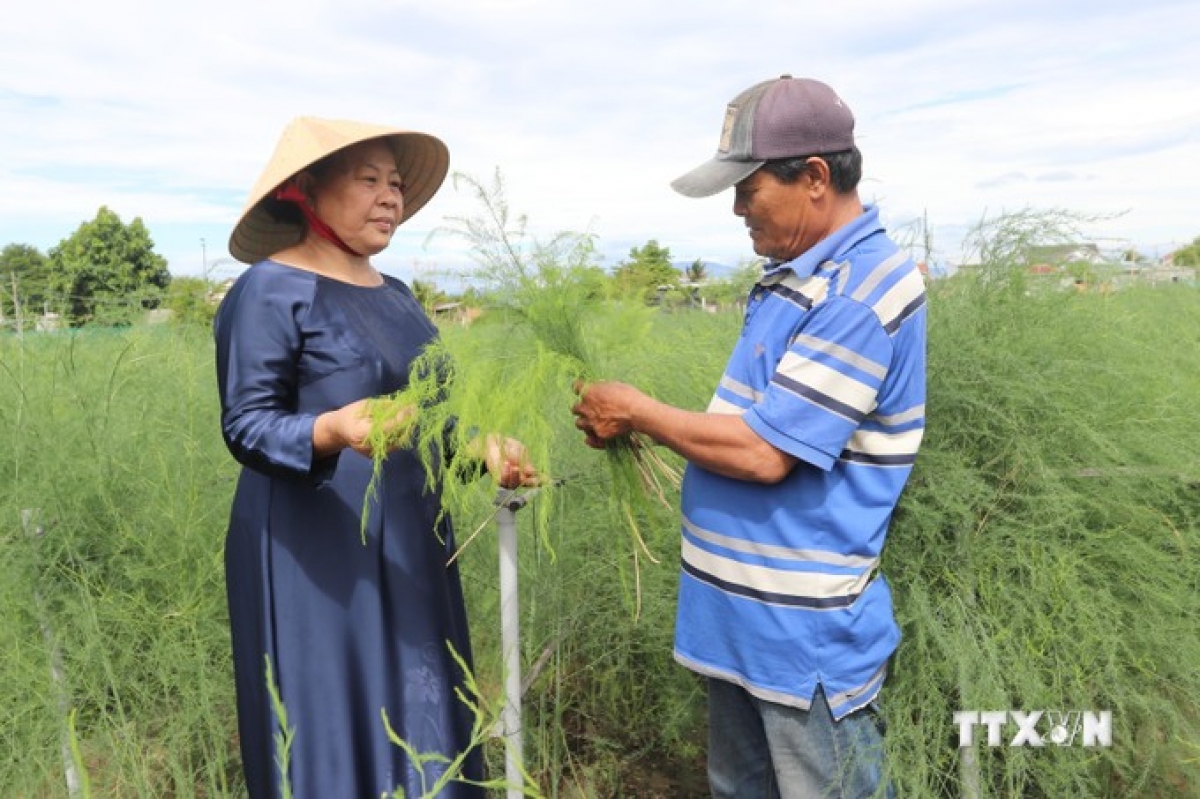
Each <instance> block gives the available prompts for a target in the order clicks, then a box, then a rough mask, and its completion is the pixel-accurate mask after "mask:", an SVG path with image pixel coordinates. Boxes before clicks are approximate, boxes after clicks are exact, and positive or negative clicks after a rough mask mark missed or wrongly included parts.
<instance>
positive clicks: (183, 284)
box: [166, 277, 217, 325]
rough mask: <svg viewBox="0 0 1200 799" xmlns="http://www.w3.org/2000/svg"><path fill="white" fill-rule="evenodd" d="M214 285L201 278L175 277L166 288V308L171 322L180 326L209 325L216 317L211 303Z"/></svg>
mask: <svg viewBox="0 0 1200 799" xmlns="http://www.w3.org/2000/svg"><path fill="white" fill-rule="evenodd" d="M214 288H215V287H214V285H213V282H212V281H211V280H205V279H204V278H202V277H177V278H174V279H173V280H172V281H171V285H170V287H168V288H167V299H166V305H167V308H169V309H170V310H171V321H172V322H173V323H176V324H182V325H211V324H212V321H213V317H215V316H216V315H217V304H216V303H215V302H213V300H212V296H213V290H214Z"/></svg>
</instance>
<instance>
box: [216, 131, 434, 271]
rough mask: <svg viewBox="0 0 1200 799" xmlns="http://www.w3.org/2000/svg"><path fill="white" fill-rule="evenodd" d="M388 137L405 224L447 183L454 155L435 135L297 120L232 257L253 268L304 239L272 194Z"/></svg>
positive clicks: (232, 240)
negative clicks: (320, 165)
mask: <svg viewBox="0 0 1200 799" xmlns="http://www.w3.org/2000/svg"><path fill="white" fill-rule="evenodd" d="M380 138H386V139H388V140H389V141H390V142H391V143H392V147H393V149H394V150H395V151H396V166H397V168H398V169H399V170H400V176H401V177H402V178H403V180H404V215H403V216H402V217H401V219H400V222H401V223H403V222H404V221H405V220H407V219H408V218H409V217H411V216H412V215H413V214H415V213H416V212H417V211H419V210H421V208H422V206H424V205H425V203H427V202H429V199H430V198H431V197H433V195H434V194H435V193H436V192H437V190H438V188H439V187H440V186H441V185H442V181H443V180H445V179H446V171H447V170H448V169H449V167H450V154H449V151H448V150H447V149H446V145H445V144H443V143H442V141H441V140H440V139H438V138H436V137H434V136H430V135H429V134H427V133H417V132H416V131H409V130H400V129H398V128H389V127H382V126H379V125H368V124H364V123H361V122H349V121H346V120H337V119H319V118H317V117H298V118H297V119H294V120H292V121H291V122H290V123H289V124H288V126H287V127H286V128H285V129H284V131H283V135H282V136H281V137H280V138H279V143H278V144H276V145H275V152H274V154H272V156H271V160H270V161H269V162H268V163H267V166H266V169H264V170H263V173H262V175H260V176H259V178H258V181H257V182H256V183H255V184H254V188H253V189H252V190H251V191H250V198H249V199H248V200H247V201H246V205H245V207H244V208H243V209H242V214H241V216H240V217H239V218H238V221H237V224H236V225H234V228H233V233H232V234H231V235H230V236H229V252H230V254H231V255H233V257H234V258H237V259H238V260H239V261H242V262H243V263H248V264H253V263H256V262H258V261H261V260H262V259H264V258H266V257H268V256H270V255H271V254H273V253H276V252H279V251H280V250H282V249H284V248H286V247H290V246H291V245H293V244H296V243H297V242H299V241H300V240H301V239H303V238H304V231H305V227H304V222H303V221H301V220H300V219H299V218H298V217H296V216H295V215H293V214H290V213H280V212H279V211H280V209H279V208H278V207H277V206H276V205H275V201H273V200H272V199H270V195H271V194H272V192H274V191H275V189H276V188H277V187H279V186H280V185H281V184H282V183H284V182H285V181H286V180H287V179H288V178H290V177H292V176H293V175H295V174H296V173H298V172H301V171H303V170H304V169H306V168H307V167H309V166H312V165H313V164H314V163H316V162H317V161H320V160H321V159H322V158H324V157H325V156H327V155H330V154H331V153H335V152H337V151H338V150H342V149H344V148H346V147H349V146H351V145H353V144H358V143H359V142H364V141H367V140H369V139H380Z"/></svg>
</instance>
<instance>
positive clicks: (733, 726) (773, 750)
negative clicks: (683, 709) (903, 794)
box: [708, 679, 895, 799]
mask: <svg viewBox="0 0 1200 799" xmlns="http://www.w3.org/2000/svg"><path fill="white" fill-rule="evenodd" d="M708 727H709V730H708V782H709V786H710V787H711V788H712V795H713V796H714V797H715V798H716V799H760V797H761V799H824V798H825V797H830V799H867V797H887V799H891V798H892V797H894V796H895V793H894V792H893V790H892V786H891V785H889V784H885V782H884V777H883V721H882V719H881V718H880V717H879V715H878V713H877V712H876V711H875V710H874V709H873V708H871V707H867V708H863V709H862V710H858V711H855V712H854V713H851V714H850V715H849V716H846V717H845V718H843V719H842V720H841V721H834V719H833V716H832V715H831V714H830V712H829V705H828V704H827V703H826V701H825V694H824V693H823V692H822V690H821V689H820V687H818V688H817V691H816V693H815V694H814V695H813V701H812V707H810V708H809V709H808V710H800V709H799V708H794V707H788V706H787V705H780V704H777V703H775V702H768V701H766V700H763V699H759V698H757V697H755V696H752V695H751V694H749V693H748V692H747V691H746V690H745V689H744V688H742V687H741V686H738V685H735V684H733V683H731V682H727V681H725V680H718V679H709V680H708Z"/></svg>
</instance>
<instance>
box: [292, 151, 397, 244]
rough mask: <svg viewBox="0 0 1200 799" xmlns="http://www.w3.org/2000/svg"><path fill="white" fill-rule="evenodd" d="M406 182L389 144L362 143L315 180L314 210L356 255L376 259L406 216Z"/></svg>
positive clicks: (342, 155)
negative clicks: (404, 186)
mask: <svg viewBox="0 0 1200 799" xmlns="http://www.w3.org/2000/svg"><path fill="white" fill-rule="evenodd" d="M402 179H403V176H402V175H401V174H400V172H399V170H397V169H396V156H395V154H394V153H393V152H392V148H391V147H389V146H388V145H387V144H386V143H384V142H382V141H378V140H376V141H368V142H363V143H362V144H357V145H355V146H353V147H350V148H348V149H347V150H345V151H344V152H342V153H341V154H340V155H339V157H338V159H337V162H336V163H335V164H334V165H333V168H332V169H330V170H329V173H328V175H325V176H322V178H321V179H320V180H318V181H316V183H315V185H314V186H313V190H312V197H313V210H314V211H315V212H316V214H317V216H318V217H320V219H321V220H322V221H323V222H325V224H327V225H329V227H331V228H333V231H334V232H335V233H337V234H338V236H339V237H340V238H341V239H342V241H344V242H346V244H347V245H349V246H350V248H351V249H353V250H354V251H355V252H359V253H362V254H363V255H375V254H376V253H379V252H382V251H383V250H384V249H385V248H386V247H387V246H388V244H390V243H391V241H392V234H394V233H395V232H396V228H397V226H399V224H400V217H401V215H402V214H403V213H404V197H403V195H402V194H401V184H402Z"/></svg>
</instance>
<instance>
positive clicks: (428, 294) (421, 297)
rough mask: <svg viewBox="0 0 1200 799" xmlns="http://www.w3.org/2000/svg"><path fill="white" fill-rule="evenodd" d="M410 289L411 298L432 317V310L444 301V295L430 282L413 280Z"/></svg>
mask: <svg viewBox="0 0 1200 799" xmlns="http://www.w3.org/2000/svg"><path fill="white" fill-rule="evenodd" d="M411 288H412V293H413V297H415V298H416V300H417V302H419V303H421V307H422V308H424V309H425V313H427V314H430V315H432V314H433V309H434V308H436V307H437V306H438V305H440V304H441V303H443V302H445V301H446V295H445V294H444V293H443V292H442V290H441V289H439V288H438V287H437V284H436V283H434V282H433V281H431V280H413V282H412V286H411Z"/></svg>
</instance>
